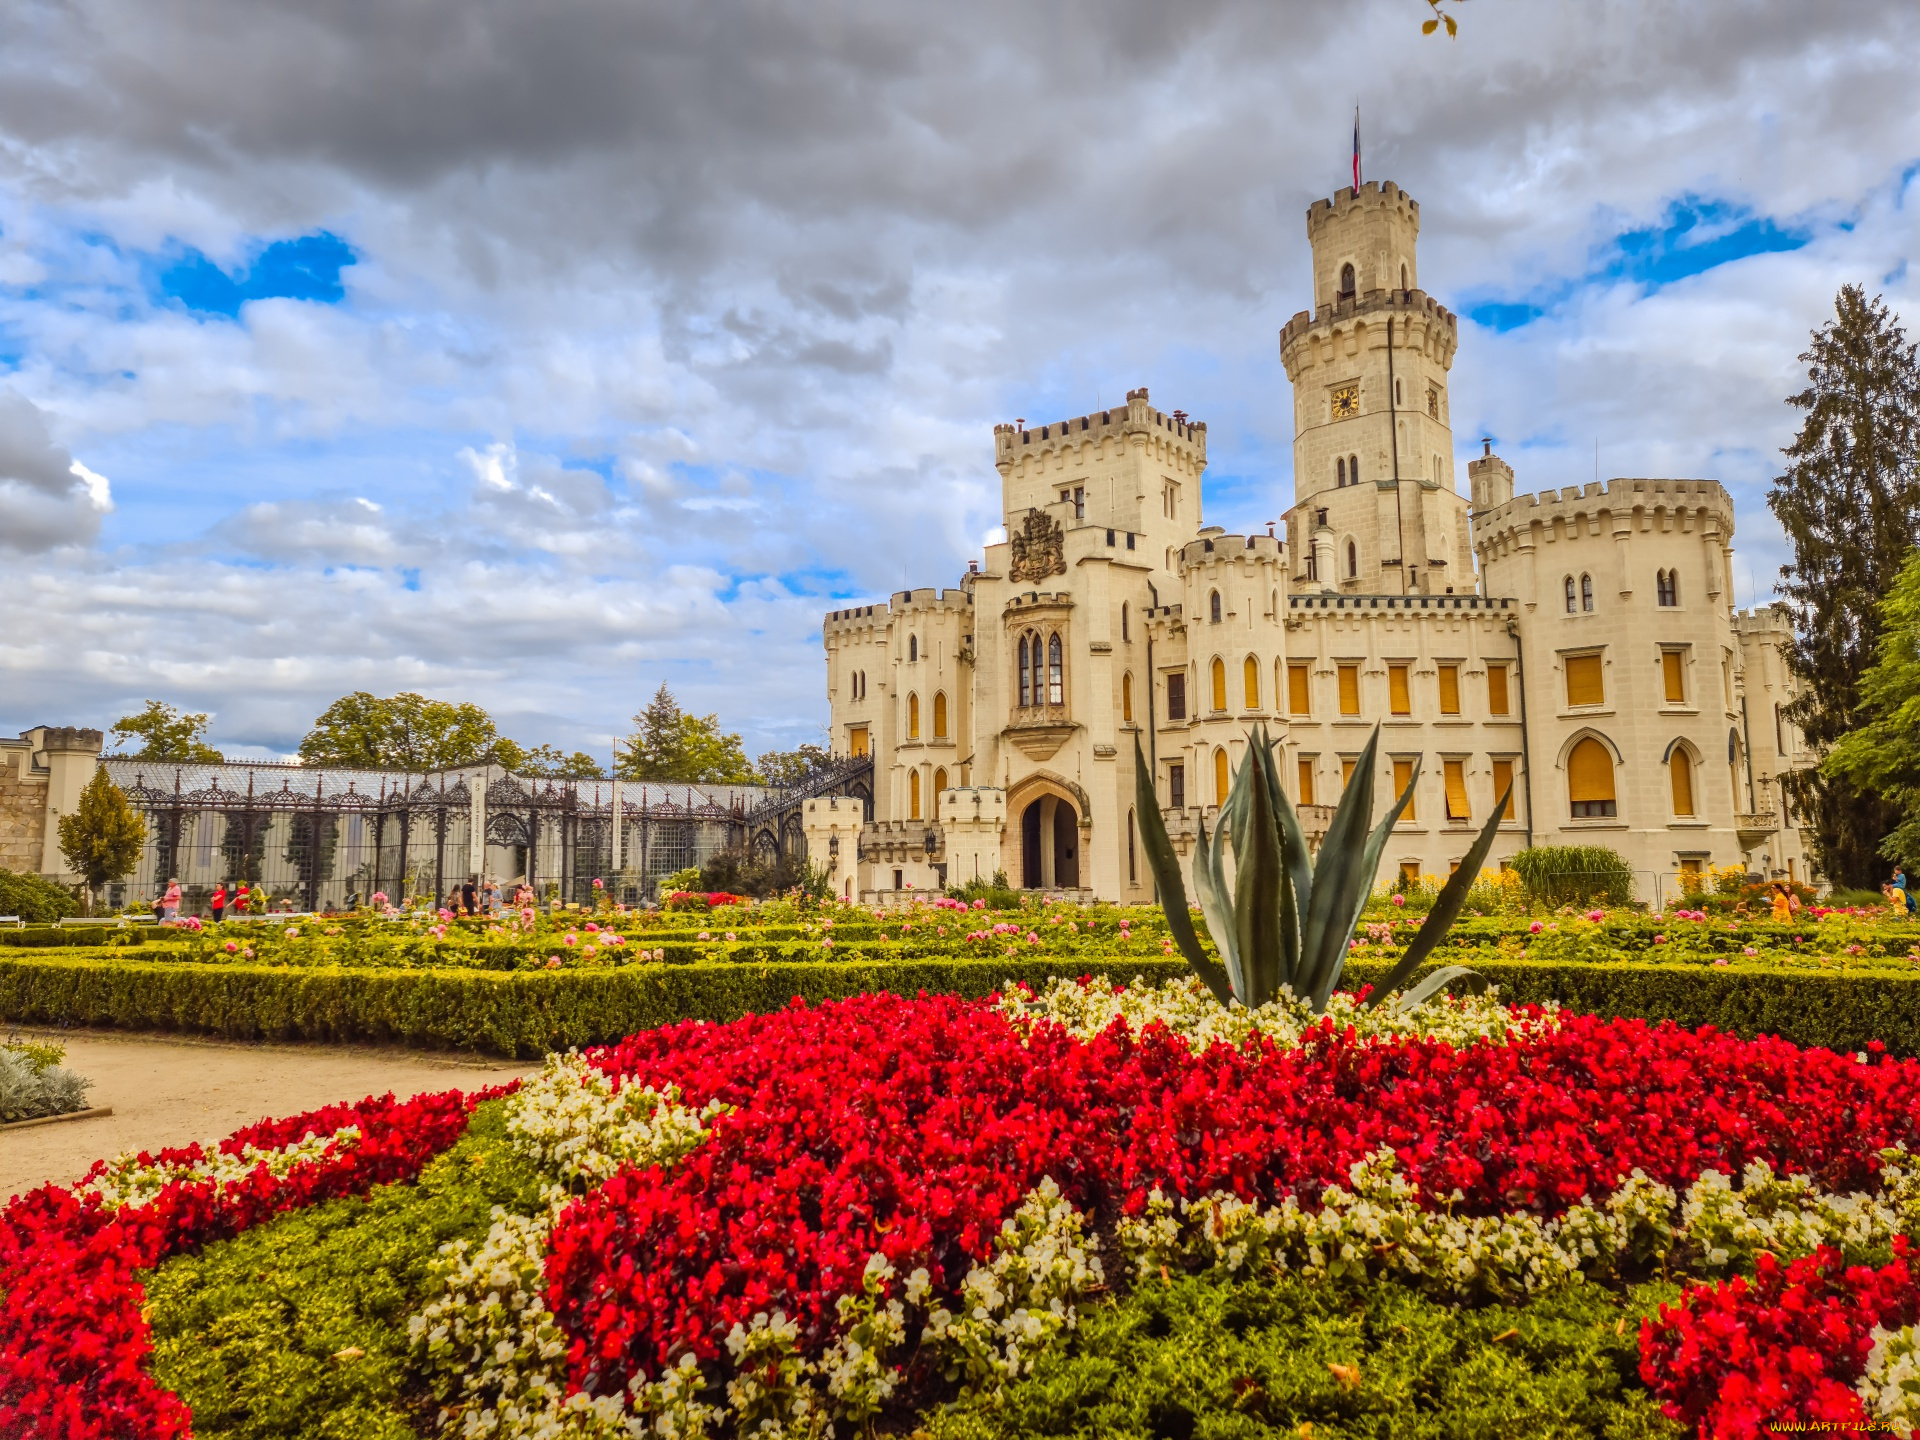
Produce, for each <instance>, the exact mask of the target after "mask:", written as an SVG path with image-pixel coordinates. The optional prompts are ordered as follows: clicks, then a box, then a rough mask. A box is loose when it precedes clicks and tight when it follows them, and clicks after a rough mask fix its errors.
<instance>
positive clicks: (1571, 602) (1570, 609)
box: [1567, 575, 1574, 615]
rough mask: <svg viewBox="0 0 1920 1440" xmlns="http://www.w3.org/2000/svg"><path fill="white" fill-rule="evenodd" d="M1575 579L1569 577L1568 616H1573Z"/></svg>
mask: <svg viewBox="0 0 1920 1440" xmlns="http://www.w3.org/2000/svg"><path fill="white" fill-rule="evenodd" d="M1573 603H1574V602H1573V577H1572V576H1571V575H1569V576H1567V614H1569V615H1571V614H1573Z"/></svg>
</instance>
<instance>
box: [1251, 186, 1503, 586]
mask: <svg viewBox="0 0 1920 1440" xmlns="http://www.w3.org/2000/svg"><path fill="white" fill-rule="evenodd" d="M1419 235H1420V207H1419V205H1418V204H1417V203H1416V202H1415V201H1414V200H1413V199H1412V198H1411V197H1410V196H1409V195H1408V194H1407V193H1406V192H1405V191H1404V190H1402V189H1401V188H1400V187H1399V186H1398V185H1395V184H1393V183H1391V182H1386V183H1377V182H1369V183H1367V184H1366V185H1363V186H1361V187H1360V189H1359V191H1358V192H1356V191H1353V190H1351V189H1347V190H1342V191H1340V192H1339V193H1338V194H1337V195H1335V196H1334V197H1333V199H1331V200H1320V201H1316V202H1315V203H1314V204H1313V205H1312V207H1311V208H1309V209H1308V211H1307V238H1308V240H1309V241H1310V242H1311V243H1312V246H1313V301H1314V308H1313V310H1312V311H1305V310H1303V311H1301V312H1300V313H1299V314H1297V315H1295V316H1294V317H1293V319H1292V320H1290V321H1288V322H1287V326H1286V328H1285V329H1284V330H1282V331H1281V332H1280V359H1281V361H1282V363H1283V364H1285V366H1286V367H1287V378H1288V379H1289V380H1291V381H1292V382H1293V404H1294V441H1293V489H1294V504H1295V507H1296V509H1299V508H1302V507H1305V508H1306V509H1308V510H1310V511H1319V510H1325V511H1326V512H1327V520H1326V523H1327V524H1328V525H1329V526H1330V527H1331V529H1332V530H1333V532H1334V535H1335V546H1334V551H1335V560H1336V564H1335V569H1336V571H1337V574H1336V575H1335V576H1332V577H1329V576H1325V575H1320V576H1316V577H1315V578H1316V579H1317V580H1318V581H1319V582H1320V583H1322V584H1327V583H1335V584H1337V585H1339V586H1340V587H1341V588H1345V589H1353V590H1359V591H1364V592H1372V593H1382V592H1384V593H1388V594H1394V593H1404V594H1415V593H1418V594H1429V593H1431V594H1443V593H1447V592H1450V591H1453V590H1455V589H1456V588H1457V589H1458V590H1459V591H1460V592H1461V593H1465V592H1466V591H1468V590H1470V589H1471V588H1472V587H1473V574H1472V558H1471V550H1470V546H1469V538H1468V535H1467V529H1466V506H1465V503H1464V501H1463V500H1462V499H1461V497H1459V496H1458V495H1457V494H1456V493H1455V491H1454V473H1453V432H1452V428H1451V405H1450V403H1449V400H1448V395H1447V374H1448V371H1449V369H1450V368H1451V367H1452V365H1453V355H1454V349H1455V347H1456V345H1457V344H1458V342H1459V325H1458V322H1457V320H1456V319H1455V317H1454V315H1453V313H1452V312H1451V311H1449V310H1448V309H1447V308H1446V307H1445V306H1443V305H1441V304H1439V303H1438V302H1437V301H1435V300H1434V299H1433V298H1432V297H1431V296H1430V295H1428V294H1427V293H1426V292H1425V291H1423V290H1421V289H1420V288H1419V269H1418V257H1417V254H1416V242H1417V241H1418V239H1419ZM1290 533H1291V530H1290ZM1293 538H1294V539H1295V543H1296V549H1295V554H1296V555H1301V556H1304V555H1306V554H1310V553H1312V551H1311V546H1310V545H1301V544H1299V541H1301V540H1304V539H1305V538H1306V537H1305V536H1304V535H1300V536H1295V537H1293Z"/></svg>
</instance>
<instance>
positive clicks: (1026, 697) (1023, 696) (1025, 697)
mask: <svg viewBox="0 0 1920 1440" xmlns="http://www.w3.org/2000/svg"><path fill="white" fill-rule="evenodd" d="M1567 583H1568V584H1572V583H1573V582H1572V581H1568V582H1567ZM1032 703H1033V688H1032V681H1031V680H1029V679H1028V677H1027V637H1026V636H1024V635H1022V636H1021V637H1020V704H1021V705H1022V706H1023V707H1024V706H1027V705H1031V704H1032Z"/></svg>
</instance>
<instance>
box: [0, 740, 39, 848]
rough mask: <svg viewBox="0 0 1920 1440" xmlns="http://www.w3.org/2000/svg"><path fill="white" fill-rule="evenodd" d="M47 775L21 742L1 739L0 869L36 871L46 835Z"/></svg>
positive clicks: (27, 747)
mask: <svg viewBox="0 0 1920 1440" xmlns="http://www.w3.org/2000/svg"><path fill="white" fill-rule="evenodd" d="M46 816H47V777H46V776H45V775H44V774H41V775H38V776H36V775H34V773H33V752H32V750H31V748H30V747H29V746H28V745H26V744H25V743H24V742H23V741H19V740H9V741H0V870H13V871H28V872H32V873H36V874H37V873H38V872H39V869H40V857H41V855H42V854H43V853H44V852H45V848H46V834H47V819H46Z"/></svg>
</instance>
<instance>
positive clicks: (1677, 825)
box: [1667, 815, 1713, 830]
mask: <svg viewBox="0 0 1920 1440" xmlns="http://www.w3.org/2000/svg"><path fill="white" fill-rule="evenodd" d="M1712 828H1713V822H1712V821H1711V820H1702V819H1701V818H1700V817H1699V816H1697V815H1696V816H1694V817H1693V818H1692V819H1691V820H1669V821H1668V822H1667V829H1669V830H1711V829H1712Z"/></svg>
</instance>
